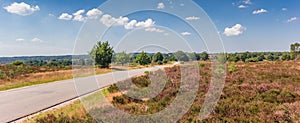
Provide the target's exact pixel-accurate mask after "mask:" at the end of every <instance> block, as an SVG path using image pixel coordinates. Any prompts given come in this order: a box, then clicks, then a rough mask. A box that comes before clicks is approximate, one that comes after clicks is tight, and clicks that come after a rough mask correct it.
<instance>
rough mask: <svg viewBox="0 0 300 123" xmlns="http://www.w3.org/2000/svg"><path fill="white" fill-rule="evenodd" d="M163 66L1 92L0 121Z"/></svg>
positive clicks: (24, 115)
mask: <svg viewBox="0 0 300 123" xmlns="http://www.w3.org/2000/svg"><path fill="white" fill-rule="evenodd" d="M164 67H165V66H159V67H153V68H144V69H138V70H130V71H117V72H112V73H107V74H101V75H96V76H89V77H83V78H76V79H72V80H63V81H57V82H53V83H48V84H42V85H36V86H30V87H25V88H19V89H14V90H8V91H3V92H0V122H1V123H2V122H12V121H15V120H18V119H20V118H23V117H26V116H28V115H31V114H34V113H37V112H39V111H42V110H45V109H48V108H51V107H53V106H55V105H57V104H60V103H63V102H67V101H69V100H72V99H75V98H77V97H80V96H82V95H84V94H88V93H90V92H93V91H96V90H99V89H101V88H103V87H106V86H108V85H111V84H113V83H116V82H118V81H121V80H125V79H128V78H131V77H133V76H137V75H141V74H143V73H144V72H145V71H154V70H157V69H161V68H164Z"/></svg>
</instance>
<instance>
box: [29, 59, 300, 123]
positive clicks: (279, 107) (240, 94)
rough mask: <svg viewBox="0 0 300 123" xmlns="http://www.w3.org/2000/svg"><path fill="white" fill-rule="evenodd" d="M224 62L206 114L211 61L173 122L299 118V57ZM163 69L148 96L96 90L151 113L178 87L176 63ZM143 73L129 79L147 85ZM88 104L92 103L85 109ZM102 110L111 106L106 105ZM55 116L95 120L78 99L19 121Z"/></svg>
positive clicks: (125, 106) (166, 102)
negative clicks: (217, 93) (217, 94)
mask: <svg viewBox="0 0 300 123" xmlns="http://www.w3.org/2000/svg"><path fill="white" fill-rule="evenodd" d="M227 66H228V69H227V76H226V81H225V82H226V83H225V87H224V89H223V92H222V94H221V98H220V100H219V102H218V103H217V105H216V107H215V108H214V110H213V111H212V113H211V114H210V115H209V116H208V117H207V118H206V119H204V120H202V121H199V120H198V115H199V111H200V109H201V107H202V105H203V102H204V98H205V94H206V93H207V91H208V89H209V83H210V77H211V63H209V62H200V63H199V68H200V73H201V74H200V80H201V83H200V85H199V87H198V93H197V96H196V99H195V100H194V102H193V104H192V106H191V107H190V108H189V110H188V112H187V113H185V114H184V115H183V117H182V118H181V119H180V120H179V121H178V122H299V121H300V107H299V105H300V90H299V88H300V67H299V66H300V62H295V61H273V62H258V63H243V62H238V63H228V64H227ZM165 71H166V73H167V78H168V81H167V83H166V85H165V88H164V89H163V91H162V92H160V93H159V95H158V96H156V97H154V98H153V99H146V100H136V99H132V98H130V97H127V96H125V95H122V94H121V93H120V91H119V90H118V89H117V88H116V86H115V85H112V86H110V87H108V88H107V89H104V90H103V91H102V92H104V93H105V96H106V98H107V99H108V100H109V101H110V102H111V103H112V104H113V105H114V106H115V107H118V108H119V109H120V110H123V111H125V112H128V113H130V114H138V115H145V114H152V113H156V112H159V111H162V110H163V109H164V108H165V107H167V106H168V105H169V104H170V103H171V102H172V101H174V99H175V97H176V96H177V95H178V94H177V93H178V89H179V87H180V80H181V76H180V68H179V67H172V68H166V69H165ZM149 74H152V73H146V74H145V75H143V76H140V77H136V78H132V81H133V83H134V84H135V85H137V86H138V87H147V86H148V85H149V84H150V82H149ZM154 74H155V73H154ZM191 75H192V74H191ZM145 107H146V108H145ZM93 110H94V111H95V110H97V108H95V109H92V110H91V111H93ZM107 113H108V114H109V113H113V112H109V110H108V112H107ZM98 115H103V114H98ZM116 120H117V119H116ZM59 121H64V122H95V120H93V119H92V118H91V116H90V115H88V114H87V113H86V111H85V110H84V108H83V106H82V105H81V104H80V102H79V101H77V102H75V103H74V104H71V105H69V106H66V107H63V108H60V109H56V110H52V111H48V112H45V113H41V114H39V115H38V116H35V117H33V118H31V119H29V120H27V121H25V122H59Z"/></svg>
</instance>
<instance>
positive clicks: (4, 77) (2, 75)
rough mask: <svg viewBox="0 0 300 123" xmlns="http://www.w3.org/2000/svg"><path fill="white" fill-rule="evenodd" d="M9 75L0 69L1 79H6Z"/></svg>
mask: <svg viewBox="0 0 300 123" xmlns="http://www.w3.org/2000/svg"><path fill="white" fill-rule="evenodd" d="M6 78H7V75H6V73H4V72H2V70H0V79H6Z"/></svg>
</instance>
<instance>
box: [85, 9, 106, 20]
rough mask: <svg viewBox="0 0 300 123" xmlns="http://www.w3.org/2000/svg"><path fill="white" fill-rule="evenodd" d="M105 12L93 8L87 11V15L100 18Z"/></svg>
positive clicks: (91, 17) (90, 17)
mask: <svg viewBox="0 0 300 123" xmlns="http://www.w3.org/2000/svg"><path fill="white" fill-rule="evenodd" d="M102 14H103V12H102V11H100V10H99V9H95V8H94V9H91V10H89V11H88V12H87V13H86V16H87V17H88V18H89V19H98V17H99V16H101V15H102Z"/></svg>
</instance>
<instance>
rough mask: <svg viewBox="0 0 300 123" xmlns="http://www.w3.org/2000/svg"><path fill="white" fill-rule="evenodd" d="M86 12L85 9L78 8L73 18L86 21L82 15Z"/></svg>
mask: <svg viewBox="0 0 300 123" xmlns="http://www.w3.org/2000/svg"><path fill="white" fill-rule="evenodd" d="M84 12H85V10H83V9H81V10H78V11H77V12H75V13H73V15H74V18H73V20H75V21H84V20H85V18H84V17H83V16H82V14H83V13H84Z"/></svg>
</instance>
